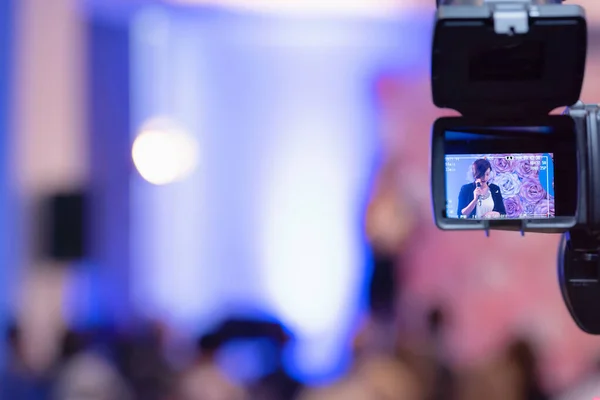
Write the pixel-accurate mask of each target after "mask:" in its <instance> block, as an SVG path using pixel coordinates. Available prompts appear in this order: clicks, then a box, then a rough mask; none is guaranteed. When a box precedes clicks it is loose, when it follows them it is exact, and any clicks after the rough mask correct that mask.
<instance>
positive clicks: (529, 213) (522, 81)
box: [431, 0, 600, 334]
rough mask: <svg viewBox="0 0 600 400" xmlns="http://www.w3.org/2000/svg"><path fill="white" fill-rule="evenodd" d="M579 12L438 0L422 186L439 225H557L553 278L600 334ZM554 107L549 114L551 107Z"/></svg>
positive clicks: (527, 0)
mask: <svg viewBox="0 0 600 400" xmlns="http://www.w3.org/2000/svg"><path fill="white" fill-rule="evenodd" d="M587 42H588V39H587V22H586V17H585V10H584V9H583V8H582V7H580V6H578V5H572V4H563V3H562V1H560V0H555V1H552V0H547V1H542V0H539V1H534V0H479V1H475V0H473V1H467V0H463V1H451V0H446V1H439V2H438V4H437V14H436V20H435V32H434V35H433V44H432V59H431V84H432V85H431V87H432V97H433V103H434V104H435V105H436V107H438V108H442V109H451V110H455V111H457V112H459V113H460V115H461V116H460V117H443V118H439V119H438V120H436V121H435V122H434V124H433V128H432V141H431V151H432V153H431V188H432V200H433V213H434V219H435V222H436V225H437V226H438V227H439V228H440V229H443V230H482V231H485V232H486V234H488V235H489V234H490V231H491V230H512V231H518V232H521V234H524V233H525V232H538V233H550V234H562V240H561V242H560V246H559V249H558V278H559V283H560V290H561V292H562V295H563V298H564V301H565V304H566V306H567V308H568V309H569V312H570V313H571V315H572V317H573V319H574V321H575V322H576V323H577V325H578V326H579V327H580V328H581V329H582V330H583V331H585V332H588V333H590V334H600V257H599V254H600V253H599V251H600V137H599V127H598V125H599V123H600V107H599V106H598V105H595V104H594V105H591V104H587V105H586V104H583V103H582V102H580V101H579V98H580V94H581V89H582V85H583V79H584V73H585V65H586V57H587ZM557 110H559V111H562V110H564V111H562V112H559V113H557V112H556V111H557Z"/></svg>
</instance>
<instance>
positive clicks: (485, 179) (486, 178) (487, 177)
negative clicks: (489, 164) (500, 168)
mask: <svg viewBox="0 0 600 400" xmlns="http://www.w3.org/2000/svg"><path fill="white" fill-rule="evenodd" d="M491 173H492V170H491V169H490V168H488V169H487V171H485V174H484V175H483V176H482V177H480V178H478V179H476V180H475V181H479V182H481V184H482V185H484V186H485V185H487V182H488V181H489V180H490V174H491Z"/></svg>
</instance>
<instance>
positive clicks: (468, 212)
mask: <svg viewBox="0 0 600 400" xmlns="http://www.w3.org/2000/svg"><path fill="white" fill-rule="evenodd" d="M445 166H446V179H445V181H446V216H447V218H460V219H547V218H553V217H555V209H554V155H553V153H503V154H446V155H445Z"/></svg>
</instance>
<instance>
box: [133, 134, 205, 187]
mask: <svg viewBox="0 0 600 400" xmlns="http://www.w3.org/2000/svg"><path fill="white" fill-rule="evenodd" d="M131 155H132V157H133V163H134V164H135V167H136V168H137V170H138V172H139V173H140V175H141V176H142V178H144V179H145V180H147V181H148V182H150V183H152V184H154V185H166V184H168V183H173V182H176V181H180V180H182V179H184V178H186V177H187V176H189V175H190V174H191V173H192V172H193V171H194V169H195V168H196V165H197V163H198V146H197V143H196V141H195V140H194V139H193V138H192V137H191V136H189V135H188V134H186V133H185V132H183V131H182V130H179V129H177V128H174V127H173V126H170V124H165V123H156V122H153V123H149V124H147V125H146V126H145V127H143V128H142V129H141V130H140V134H139V135H138V136H137V138H136V139H135V141H134V142H133V147H132V151H131Z"/></svg>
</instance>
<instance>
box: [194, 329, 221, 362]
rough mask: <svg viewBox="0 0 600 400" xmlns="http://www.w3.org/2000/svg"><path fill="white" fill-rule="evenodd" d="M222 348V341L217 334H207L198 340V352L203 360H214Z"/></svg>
mask: <svg viewBox="0 0 600 400" xmlns="http://www.w3.org/2000/svg"><path fill="white" fill-rule="evenodd" d="M220 347H221V341H220V338H219V336H218V335H217V334H216V333H207V334H205V335H202V336H201V337H200V338H198V340H197V343H196V350H197V351H198V353H199V354H200V357H201V358H202V359H212V358H214V357H215V355H216V353H217V351H218V350H219V348H220Z"/></svg>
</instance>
